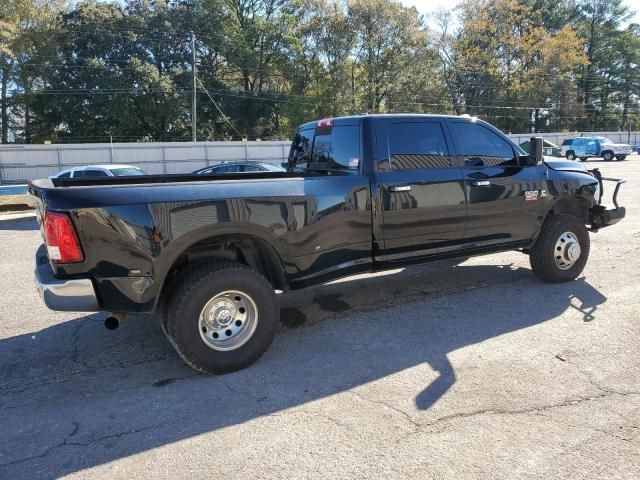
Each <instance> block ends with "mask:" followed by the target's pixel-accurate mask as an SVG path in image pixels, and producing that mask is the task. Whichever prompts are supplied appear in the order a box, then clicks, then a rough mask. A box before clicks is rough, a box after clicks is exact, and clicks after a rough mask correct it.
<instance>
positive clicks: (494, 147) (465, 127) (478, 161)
mask: <svg viewBox="0 0 640 480" xmlns="http://www.w3.org/2000/svg"><path fill="white" fill-rule="evenodd" d="M451 133H452V134H453V136H454V137H455V138H456V140H457V142H458V145H459V148H460V153H461V154H462V155H463V156H464V157H465V164H466V165H467V166H484V167H490V166H517V162H516V159H515V155H514V152H513V147H512V146H511V144H510V143H509V142H507V141H506V140H504V139H503V138H502V137H500V136H499V135H498V134H496V133H495V132H492V131H491V130H489V129H488V128H486V127H484V126H483V125H480V124H477V123H469V122H452V123H451Z"/></svg>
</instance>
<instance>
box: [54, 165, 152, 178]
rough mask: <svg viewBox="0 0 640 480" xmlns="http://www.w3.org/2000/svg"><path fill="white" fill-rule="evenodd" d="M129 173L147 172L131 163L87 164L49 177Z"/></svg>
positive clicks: (116, 175) (117, 175)
mask: <svg viewBox="0 0 640 480" xmlns="http://www.w3.org/2000/svg"><path fill="white" fill-rule="evenodd" d="M129 175H146V173H145V172H144V171H143V170H142V169H140V168H138V167H133V166H131V165H115V164H107V165H87V166H84V167H74V168H68V169H66V170H63V171H61V172H60V173H57V174H56V175H53V176H51V177H49V178H83V177H122V176H129Z"/></svg>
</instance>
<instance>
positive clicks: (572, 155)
mask: <svg viewBox="0 0 640 480" xmlns="http://www.w3.org/2000/svg"><path fill="white" fill-rule="evenodd" d="M566 157H567V160H575V159H576V154H575V153H574V152H573V151H572V150H569V151H568V152H567V155H566Z"/></svg>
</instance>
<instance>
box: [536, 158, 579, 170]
mask: <svg viewBox="0 0 640 480" xmlns="http://www.w3.org/2000/svg"><path fill="white" fill-rule="evenodd" d="M544 163H545V165H546V166H547V167H549V168H550V169H551V170H556V171H558V172H582V173H587V167H586V166H585V165H584V164H583V163H579V162H576V161H573V160H564V159H562V158H553V157H544Z"/></svg>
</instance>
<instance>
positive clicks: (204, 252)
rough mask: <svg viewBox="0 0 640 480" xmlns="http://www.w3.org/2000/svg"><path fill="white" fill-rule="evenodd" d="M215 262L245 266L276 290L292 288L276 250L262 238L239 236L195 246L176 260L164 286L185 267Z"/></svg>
mask: <svg viewBox="0 0 640 480" xmlns="http://www.w3.org/2000/svg"><path fill="white" fill-rule="evenodd" d="M212 259H224V260H230V261H233V262H238V263H242V264H244V265H247V266H249V267H251V268H252V269H253V270H255V271H257V272H259V273H260V274H262V275H263V276H264V277H265V278H266V279H267V280H268V281H269V282H270V283H271V285H273V288H274V289H276V290H287V288H288V284H287V279H286V276H285V272H284V266H283V264H282V260H281V259H280V256H279V255H278V253H277V252H276V251H275V249H274V248H273V247H272V246H271V245H270V244H269V243H268V242H266V241H264V240H262V239H259V238H256V237H253V236H251V235H239V234H233V235H220V236H215V237H210V238H205V239H204V240H201V241H199V242H197V243H195V244H193V245H191V246H190V247H189V248H187V249H186V250H185V251H184V252H182V253H181V254H180V256H179V257H178V258H177V259H176V260H175V262H174V263H173V265H172V266H171V268H170V269H169V273H168V274H167V277H166V278H165V281H164V285H165V286H166V285H167V284H168V283H169V281H170V279H171V278H173V277H174V276H175V275H177V274H178V273H179V272H181V271H182V270H184V269H185V268H187V267H190V266H192V265H194V264H198V263H202V262H206V261H208V260H212Z"/></svg>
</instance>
